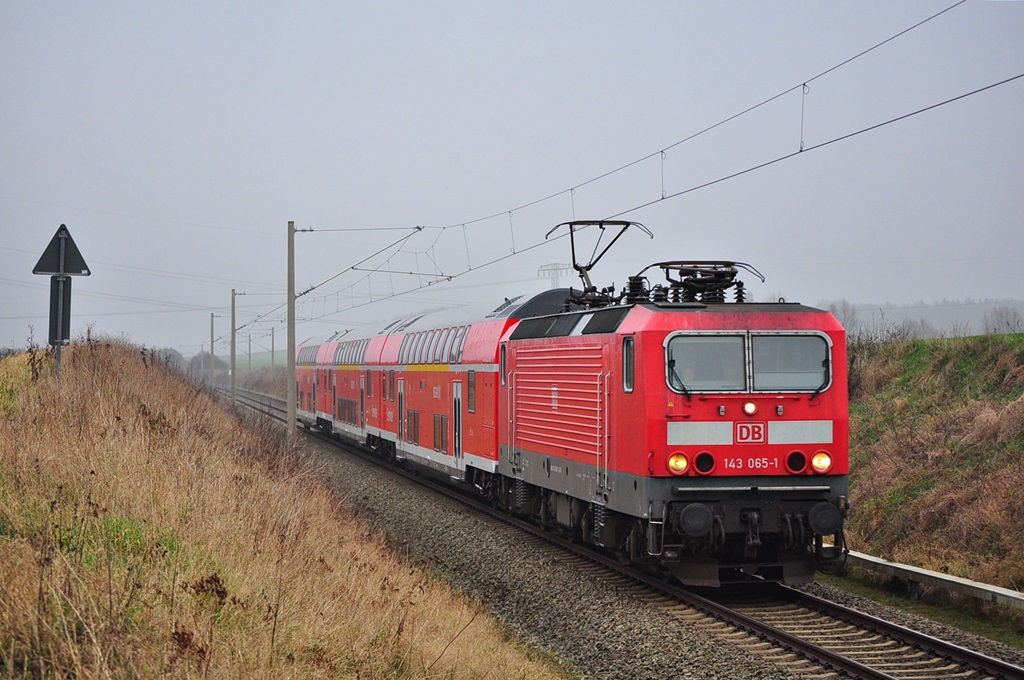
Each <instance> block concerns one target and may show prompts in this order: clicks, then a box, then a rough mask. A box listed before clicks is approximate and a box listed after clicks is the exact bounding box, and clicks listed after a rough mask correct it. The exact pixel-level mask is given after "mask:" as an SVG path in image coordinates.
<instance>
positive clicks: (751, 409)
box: [743, 401, 757, 416]
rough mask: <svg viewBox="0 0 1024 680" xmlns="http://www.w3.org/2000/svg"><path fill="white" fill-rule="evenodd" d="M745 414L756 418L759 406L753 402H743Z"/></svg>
mask: <svg viewBox="0 0 1024 680" xmlns="http://www.w3.org/2000/svg"><path fill="white" fill-rule="evenodd" d="M743 412H744V413H745V414H747V415H748V416H756V415H757V404H755V403H754V402H752V401H745V402H743Z"/></svg>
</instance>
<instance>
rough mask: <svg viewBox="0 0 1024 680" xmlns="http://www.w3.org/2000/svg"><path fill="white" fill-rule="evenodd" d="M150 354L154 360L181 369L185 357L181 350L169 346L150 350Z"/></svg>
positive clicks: (183, 365)
mask: <svg viewBox="0 0 1024 680" xmlns="http://www.w3.org/2000/svg"><path fill="white" fill-rule="evenodd" d="M152 356H153V358H154V359H155V360H156V361H162V362H163V363H164V365H166V366H167V367H168V368H174V369H177V370H179V371H180V370H182V369H183V368H184V367H185V357H183V356H181V352H179V351H178V350H176V349H171V348H170V347H165V348H164V349H154V350H152Z"/></svg>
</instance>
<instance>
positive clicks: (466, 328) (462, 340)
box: [456, 326, 472, 364]
mask: <svg viewBox="0 0 1024 680" xmlns="http://www.w3.org/2000/svg"><path fill="white" fill-rule="evenodd" d="M471 328H472V326H463V327H462V335H461V336H459V350H458V357H456V360H457V361H458V362H459V363H460V364H461V363H462V350H463V349H465V347H466V339H467V338H469V329H471Z"/></svg>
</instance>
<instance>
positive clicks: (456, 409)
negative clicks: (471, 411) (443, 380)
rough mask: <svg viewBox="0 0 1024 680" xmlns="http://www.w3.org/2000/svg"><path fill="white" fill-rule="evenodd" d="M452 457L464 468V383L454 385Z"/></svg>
mask: <svg viewBox="0 0 1024 680" xmlns="http://www.w3.org/2000/svg"><path fill="white" fill-rule="evenodd" d="M452 455H453V456H454V457H455V465H456V466H458V467H459V468H460V469H461V468H462V382H461V381H459V380H456V381H455V382H453V383H452Z"/></svg>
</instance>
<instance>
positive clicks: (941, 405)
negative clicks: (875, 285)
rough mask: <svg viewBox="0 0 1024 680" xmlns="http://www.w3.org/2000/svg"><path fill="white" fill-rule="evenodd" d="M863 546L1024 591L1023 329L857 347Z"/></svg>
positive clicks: (853, 379)
mask: <svg viewBox="0 0 1024 680" xmlns="http://www.w3.org/2000/svg"><path fill="white" fill-rule="evenodd" d="M850 391H851V409H850V431H851V442H850V444H851V461H850V468H851V502H852V504H853V512H852V514H851V519H850V522H849V529H848V534H847V538H848V539H849V542H850V546H851V548H853V549H854V550H861V551H863V552H867V553H870V554H872V555H877V556H880V557H884V558H887V559H891V560H895V561H899V562H906V563H909V564H913V565H916V566H919V567H923V568H926V569H932V570H935V571H940V572H945V573H949V574H952V575H955V576H961V577H964V578H970V579H975V580H978V581H983V582H986V583H991V584H995V585H999V586H1003V587H1006V588H1012V589H1015V590H1021V589H1022V588H1024V522H1022V520H1021V518H1022V517H1024V493H1022V491H1021V487H1022V484H1024V335H1002V336H984V337H974V338H951V339H940V340H920V341H904V342H889V343H852V344H851V346H850Z"/></svg>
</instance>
